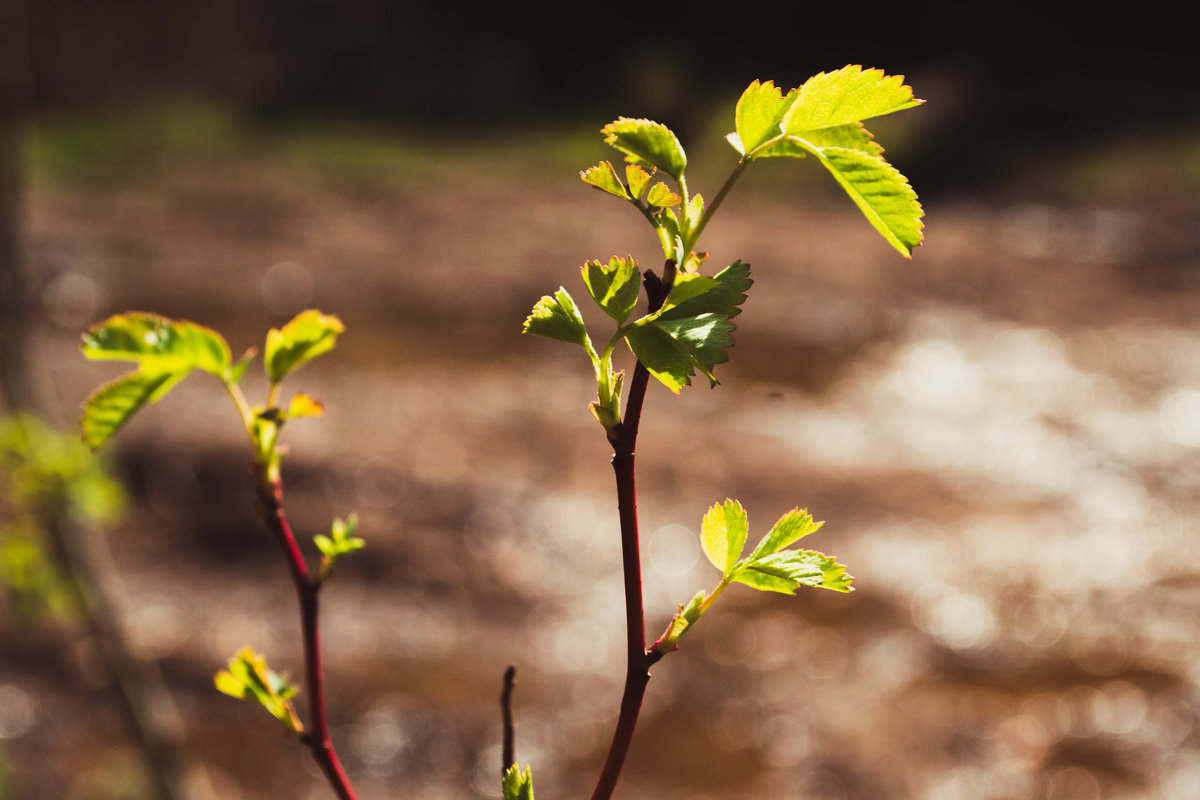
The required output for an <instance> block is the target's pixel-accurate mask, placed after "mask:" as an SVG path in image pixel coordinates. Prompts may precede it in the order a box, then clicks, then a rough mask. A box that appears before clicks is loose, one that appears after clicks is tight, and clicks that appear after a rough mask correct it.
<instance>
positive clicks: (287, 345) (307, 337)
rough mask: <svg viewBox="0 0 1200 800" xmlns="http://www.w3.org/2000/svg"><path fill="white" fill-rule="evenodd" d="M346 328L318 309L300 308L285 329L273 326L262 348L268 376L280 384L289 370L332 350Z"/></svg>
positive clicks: (338, 320)
mask: <svg viewBox="0 0 1200 800" xmlns="http://www.w3.org/2000/svg"><path fill="white" fill-rule="evenodd" d="M345 330H346V328H345V326H344V325H342V321H341V320H340V319H338V318H337V317H335V316H333V315H332V314H322V313H321V312H320V311H317V310H315V309H309V310H307V311H301V312H300V313H299V314H297V315H296V316H295V317H294V318H293V319H292V320H291V321H290V322H288V323H287V324H286V325H284V326H283V327H282V328H272V329H271V330H269V331H268V332H267V344H266V347H265V349H264V350H263V365H264V366H265V367H266V371H267V377H268V378H269V379H270V381H271V383H279V382H280V381H281V380H283V378H284V376H286V375H287V374H288V373H290V372H292V371H294V370H296V369H299V368H300V367H301V366H303V365H304V364H306V363H308V362H309V361H311V360H313V359H314V358H316V357H317V356H319V355H321V354H322V353H327V352H329V351H330V350H332V349H333V346H334V344H336V343H337V337H338V335H339V334H341V333H342V332H343V331H345Z"/></svg>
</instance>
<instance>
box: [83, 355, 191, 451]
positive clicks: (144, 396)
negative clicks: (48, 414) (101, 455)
mask: <svg viewBox="0 0 1200 800" xmlns="http://www.w3.org/2000/svg"><path fill="white" fill-rule="evenodd" d="M190 371H191V370H190V369H183V370H181V371H178V372H140V371H139V372H130V373H127V374H125V375H122V376H121V377H119V378H117V379H115V380H113V381H110V382H108V383H106V384H104V385H103V386H101V387H100V388H99V389H97V390H96V391H94V392H92V394H91V395H90V396H89V397H88V398H87V400H85V401H84V403H83V420H82V423H81V425H82V428H83V440H84V442H85V443H87V446H88V447H90V448H92V449H93V450H95V449H97V448H98V447H100V446H101V445H103V444H104V443H105V442H106V441H108V439H109V438H110V437H111V436H112V435H113V434H114V433H116V432H117V430H118V429H120V427H121V426H122V425H124V424H125V423H126V422H128V421H129V419H130V418H131V417H132V416H133V415H134V414H135V413H136V412H137V411H138V409H140V408H141V407H142V406H144V405H146V404H147V403H153V402H155V401H157V400H158V399H159V398H161V397H162V396H163V395H164V394H166V393H167V391H168V390H170V389H171V387H173V386H174V385H175V384H176V383H178V382H179V381H181V380H183V378H184V377H186V376H187V374H188V372H190Z"/></svg>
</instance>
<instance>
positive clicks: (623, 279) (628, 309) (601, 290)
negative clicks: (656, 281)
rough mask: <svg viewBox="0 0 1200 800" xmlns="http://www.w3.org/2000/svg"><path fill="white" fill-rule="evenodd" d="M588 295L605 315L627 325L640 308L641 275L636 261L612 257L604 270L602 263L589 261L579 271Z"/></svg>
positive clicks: (630, 258)
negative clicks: (637, 308) (635, 307)
mask: <svg viewBox="0 0 1200 800" xmlns="http://www.w3.org/2000/svg"><path fill="white" fill-rule="evenodd" d="M580 272H582V273H583V282H584V283H585V284H586V285H587V289H588V294H590V295H591V296H592V299H593V300H595V301H596V305H598V306H600V308H601V309H603V310H604V313H605V314H608V315H609V316H610V317H612V318H613V319H615V320H616V321H617V323H618V324H620V323H624V322H625V320H627V319H629V315H630V314H632V313H633V308H634V306H635V305H637V299H638V291H639V289H640V288H641V273H640V272H638V264H637V261H635V260H634V259H633V257H632V256H631V257H629V258H618V257H617V256H613V257H612V258H611V259H609V261H608V265H607V266H605V265H604V264H601V263H600V262H599V261H589V262H587V263H586V264H584V265H583V267H582V268H581V269H580Z"/></svg>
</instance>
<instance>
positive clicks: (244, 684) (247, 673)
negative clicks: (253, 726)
mask: <svg viewBox="0 0 1200 800" xmlns="http://www.w3.org/2000/svg"><path fill="white" fill-rule="evenodd" d="M213 680H214V683H215V684H216V686H217V689H218V690H219V691H221V692H223V693H224V694H227V695H229V696H230V697H236V698H238V699H243V700H252V701H254V702H256V703H258V704H259V705H261V706H262V707H263V708H264V709H266V711H267V713H268V714H270V715H271V716H273V717H275V719H277V720H279V721H280V722H282V723H283V725H284V727H285V728H287V730H288V732H289V733H292V734H295V735H297V736H299V735H300V734H302V733H304V725H303V723H301V722H300V718H299V717H298V716H296V709H295V708H293V707H292V703H291V699H292V698H293V697H295V695H296V692H297V691H298V689H297V688H296V687H295V686H294V685H292V683H291V682H289V681H288V679H287V678H286V677H285V676H282V675H280V674H279V673H277V672H273V671H272V670H271V669H269V668H268V667H267V660H266V659H265V658H263V657H262V656H260V655H259V654H257V653H255V652H254V650H252V649H251V648H249V647H244V648H242V649H241V650H240V651H238V654H237V655H235V656H234V657H233V658H232V659H230V661H229V668H228V669H226V670H223V671H221V672H218V673H217V675H216V677H215V678H214V679H213Z"/></svg>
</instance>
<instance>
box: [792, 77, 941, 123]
mask: <svg viewBox="0 0 1200 800" xmlns="http://www.w3.org/2000/svg"><path fill="white" fill-rule="evenodd" d="M922 102H924V101H922V100H917V99H915V98H914V97H913V93H912V88H911V87H909V86H905V85H904V76H903V75H886V74H885V73H884V72H883V70H878V69H867V70H864V69H863V68H862V67H861V66H857V65H854V64H851V65H848V66H845V67H843V68H842V69H838V70H834V71H833V72H821V73H819V74H817V75H814V76H813V77H811V78H809V79H808V80H807V81H805V82H804V85H803V86H801V87H800V89H799V96H798V97H797V98H796V100H795V102H794V103H793V104H792V106H791V108H790V109H788V113H787V115H786V117H785V119H784V120H783V125H784V128H785V130H786V132H787V133H788V134H789V135H799V136H803V133H804V131H811V130H813V129H816V128H829V127H832V126H835V125H845V124H846V123H850V122H859V121H861V120H865V119H870V118H871V117H878V116H881V115H883V114H891V113H893V112H896V111H902V110H904V109H906V108H912V107H914V106H918V105H920V104H921V103H922Z"/></svg>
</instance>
